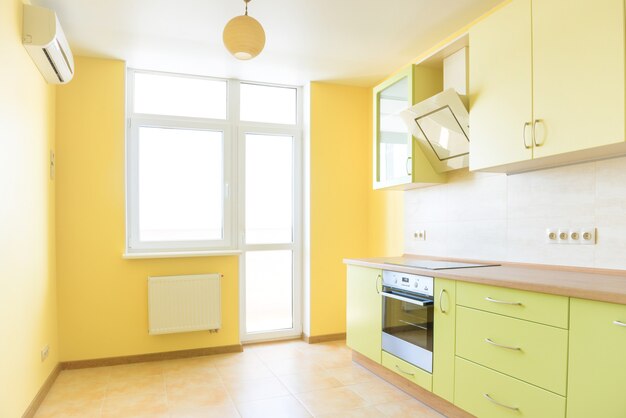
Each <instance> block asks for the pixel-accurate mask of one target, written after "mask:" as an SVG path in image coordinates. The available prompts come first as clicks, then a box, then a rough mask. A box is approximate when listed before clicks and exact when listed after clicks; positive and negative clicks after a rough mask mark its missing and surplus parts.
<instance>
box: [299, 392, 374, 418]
mask: <svg viewBox="0 0 626 418" xmlns="http://www.w3.org/2000/svg"><path fill="white" fill-rule="evenodd" d="M294 396H295V397H296V398H298V400H299V401H300V402H302V404H303V405H304V406H305V407H306V408H307V409H308V410H309V411H310V412H311V413H313V415H321V414H329V413H337V412H341V411H345V410H349V409H357V408H362V407H365V406H367V402H366V401H365V400H364V399H363V398H361V397H360V396H359V395H357V394H356V393H355V392H354V391H352V390H350V389H349V388H346V387H341V388H333V389H323V390H314V391H311V392H304V393H299V394H296V395H294Z"/></svg>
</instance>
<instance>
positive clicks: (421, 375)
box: [383, 351, 433, 391]
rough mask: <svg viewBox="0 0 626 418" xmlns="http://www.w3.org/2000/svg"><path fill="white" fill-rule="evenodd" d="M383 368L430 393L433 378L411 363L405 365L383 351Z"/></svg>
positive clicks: (404, 362) (402, 361)
mask: <svg viewBox="0 0 626 418" xmlns="http://www.w3.org/2000/svg"><path fill="white" fill-rule="evenodd" d="M383 366H385V367H386V368H388V369H389V370H391V371H392V372H394V373H397V374H399V375H400V376H402V377H404V378H406V379H408V380H410V381H411V382H413V383H415V384H416V385H419V386H421V387H423V388H424V389H427V390H430V391H432V387H433V377H432V375H431V374H430V373H428V372H425V371H424V370H422V369H420V368H419V367H415V366H414V365H412V364H411V363H407V362H406V361H404V360H400V359H399V358H398V357H396V356H394V355H392V354H389V353H387V352H385V351H383Z"/></svg>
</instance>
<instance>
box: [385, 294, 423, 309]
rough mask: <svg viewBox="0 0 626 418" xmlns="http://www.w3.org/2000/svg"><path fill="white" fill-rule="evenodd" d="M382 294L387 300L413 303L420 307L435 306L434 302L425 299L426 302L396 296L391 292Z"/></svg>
mask: <svg viewBox="0 0 626 418" xmlns="http://www.w3.org/2000/svg"><path fill="white" fill-rule="evenodd" d="M380 294H381V295H383V296H385V297H387V298H391V299H396V300H399V301H402V302H407V303H412V304H413V305H418V306H430V305H432V304H433V301H432V300H429V299H424V300H419V299H412V298H407V297H404V296H398V295H394V294H393V293H389V292H381V293H380Z"/></svg>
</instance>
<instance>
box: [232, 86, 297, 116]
mask: <svg viewBox="0 0 626 418" xmlns="http://www.w3.org/2000/svg"><path fill="white" fill-rule="evenodd" d="M296 93H297V90H296V89H295V88H292V87H274V86H259V85H256V84H246V83H241V110H240V115H241V116H240V118H241V120H243V121H248V122H265V123H284V124H289V125H295V124H296Z"/></svg>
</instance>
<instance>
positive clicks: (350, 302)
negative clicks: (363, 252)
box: [346, 265, 382, 363]
mask: <svg viewBox="0 0 626 418" xmlns="http://www.w3.org/2000/svg"><path fill="white" fill-rule="evenodd" d="M381 286H382V271H381V270H377V269H371V268H367V267H359V266H352V265H348V283H347V312H346V331H347V333H346V334H347V336H346V344H347V345H348V347H350V348H351V349H353V350H354V351H357V352H358V353H360V354H363V355H364V356H367V357H369V358H370V359H372V360H374V361H375V362H377V363H380V362H381V357H380V356H381V350H382V349H381V330H382V298H381V296H380V287H381Z"/></svg>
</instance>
